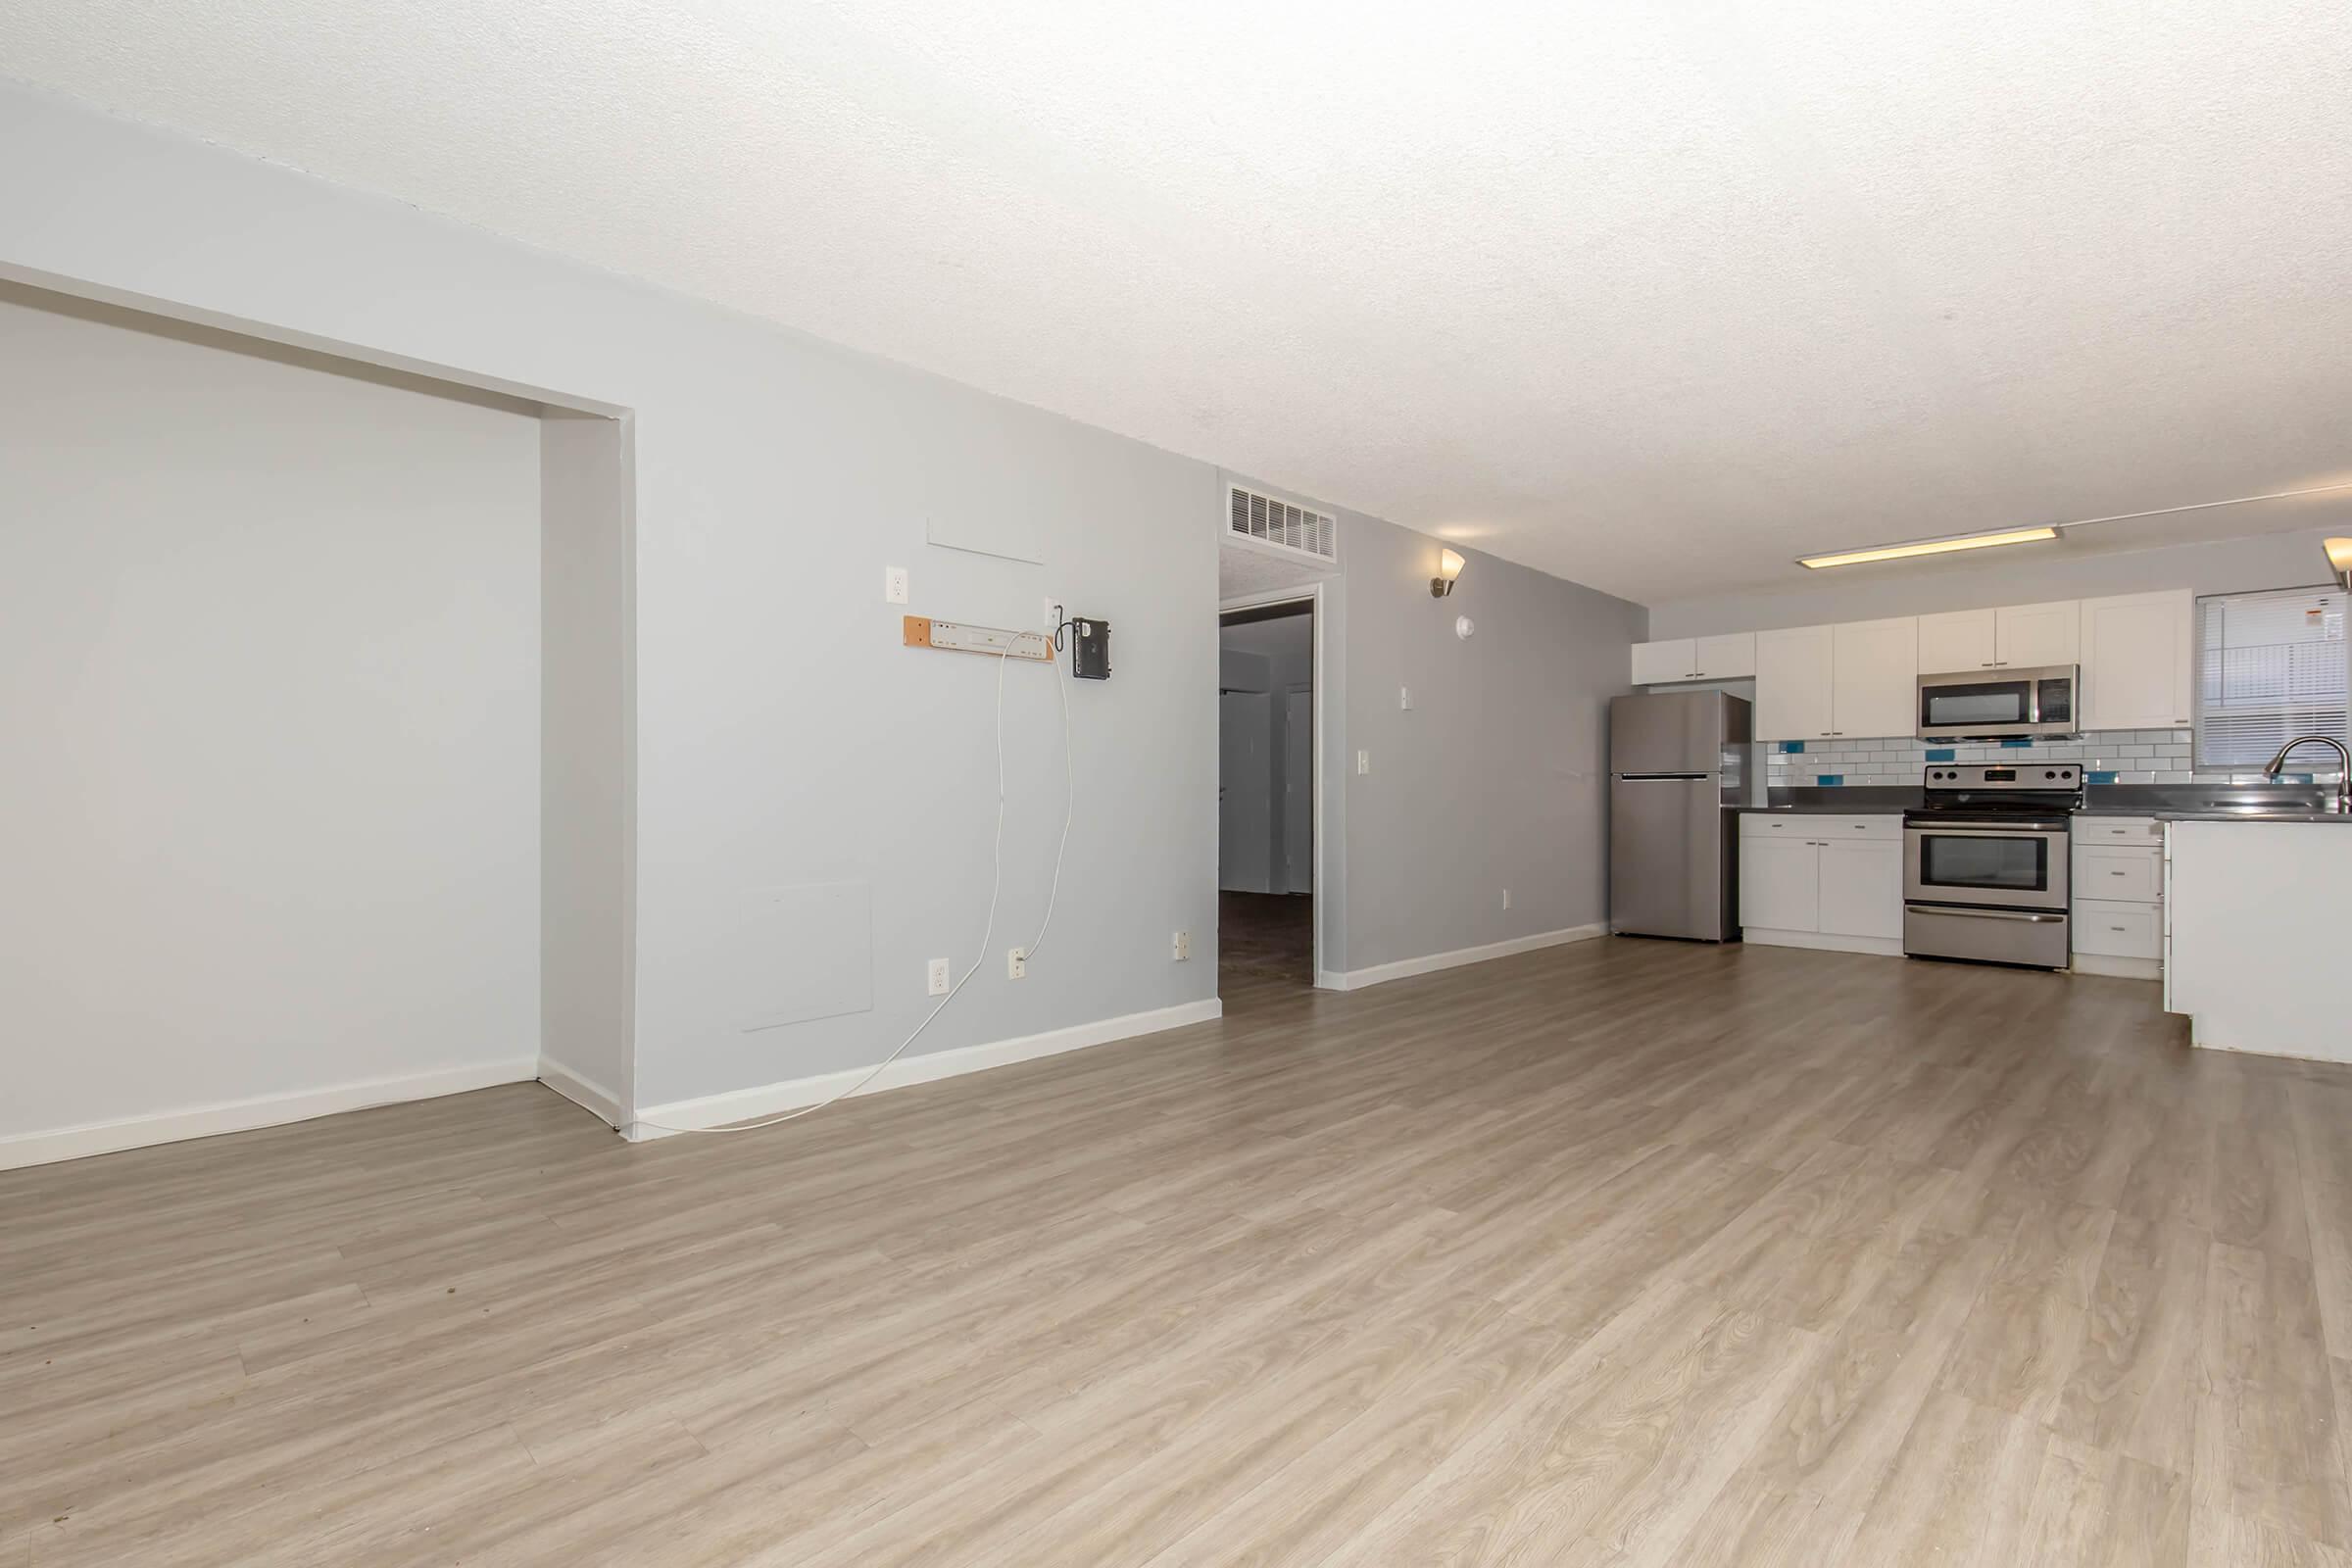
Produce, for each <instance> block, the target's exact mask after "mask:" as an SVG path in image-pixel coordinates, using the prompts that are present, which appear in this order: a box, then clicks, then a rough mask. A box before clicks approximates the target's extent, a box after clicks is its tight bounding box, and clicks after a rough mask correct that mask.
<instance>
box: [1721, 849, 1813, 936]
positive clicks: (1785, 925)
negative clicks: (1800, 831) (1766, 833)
mask: <svg viewBox="0 0 2352 1568" xmlns="http://www.w3.org/2000/svg"><path fill="white" fill-rule="evenodd" d="M1740 925H1741V926H1742V927H1743V928H1744V929H1745V930H1746V931H1747V933H1748V934H1749V935H1751V936H1752V935H1753V934H1754V933H1755V930H1756V928H1757V927H1758V926H1762V927H1764V928H1766V929H1767V930H1776V931H1818V930H1820V929H1821V846H1820V845H1818V844H1816V843H1814V842H1813V841H1812V840H1810V839H1772V838H1742V839H1741V840H1740Z"/></svg>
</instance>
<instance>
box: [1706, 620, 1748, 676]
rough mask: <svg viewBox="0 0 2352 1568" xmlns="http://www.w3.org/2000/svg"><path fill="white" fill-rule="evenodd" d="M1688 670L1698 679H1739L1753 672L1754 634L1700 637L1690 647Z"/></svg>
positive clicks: (1742, 633)
mask: <svg viewBox="0 0 2352 1568" xmlns="http://www.w3.org/2000/svg"><path fill="white" fill-rule="evenodd" d="M1691 670H1692V672H1693V673H1695V674H1696V675H1697V677H1698V678H1699V679H1700V680H1743V679H1745V678H1746V677H1747V676H1750V675H1753V674H1754V673H1755V672H1756V634H1755V633H1754V632H1752V631H1736V632H1730V633H1727V634H1726V635H1724V636H1721V637H1700V638H1697V639H1695V640H1694V642H1693V644H1692V653H1691Z"/></svg>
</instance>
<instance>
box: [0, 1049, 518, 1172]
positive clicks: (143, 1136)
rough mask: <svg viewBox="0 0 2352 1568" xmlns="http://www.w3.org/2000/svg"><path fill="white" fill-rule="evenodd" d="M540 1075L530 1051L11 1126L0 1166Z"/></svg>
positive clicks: (0, 1144) (208, 1134) (1, 1141)
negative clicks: (71, 1123)
mask: <svg viewBox="0 0 2352 1568" xmlns="http://www.w3.org/2000/svg"><path fill="white" fill-rule="evenodd" d="M537 1076H539V1062H538V1059H537V1058H536V1057H533V1056H515V1057H510V1058H508V1059H506V1060H503V1061H487V1062H481V1063H477V1064H475V1065H473V1066H467V1067H443V1068H440V1069H438V1070H436V1071H433V1072H420V1073H412V1074H409V1075H407V1076H405V1077H399V1078H369V1079H366V1080H364V1081H362V1082H359V1083H351V1084H336V1085H334V1086H332V1087H331V1088H326V1089H301V1090H296V1091H294V1092H293V1093H291V1094H284V1095H262V1096H259V1097H257V1098H255V1099H252V1100H230V1101H223V1102H221V1103H219V1104H212V1105H198V1106H196V1107H194V1108H193V1109H190V1110H167V1111H158V1112H156V1113H155V1114H153V1115H147V1116H125V1117H123V1119H122V1120H120V1121H97V1122H85V1123H83V1124H82V1125H81V1126H78V1127H57V1128H52V1129H50V1130H48V1131H46V1132H37V1133H12V1134H10V1135H9V1136H7V1137H5V1138H0V1170H14V1169H17V1168H18V1167H20V1166H25V1165H46V1164H50V1163H53V1162H54V1161H57V1160H61V1159H80V1158H83V1157H84V1156H86V1155H90V1154H111V1153H114V1152H116V1151H118V1150H123V1149H144V1148H147V1147H148V1146H150V1145H152V1144H175V1143H179V1142H181V1141H182V1140H185V1139H189V1138H212V1137H216V1136H218V1135H219V1134H221V1133H242V1132H251V1131H252V1130H253V1129H254V1128H256V1127H275V1126H279V1125H281V1124H282V1123H285V1122H290V1121H309V1120H310V1119H311V1118H312V1117H314V1116H332V1115H334V1114H336V1113H337V1112H339V1111H346V1110H365V1109H366V1108H367V1107H368V1106H369V1105H390V1104H397V1103H400V1102H402V1101H409V1100H432V1099H435V1098H437V1097H439V1096H442V1095H462V1094H465V1093H466V1091H468V1090H472V1089H488V1088H491V1087H493V1086H494V1085H497V1084H522V1083H529V1082H530V1081H531V1080H532V1079H533V1078H536V1077H537Z"/></svg>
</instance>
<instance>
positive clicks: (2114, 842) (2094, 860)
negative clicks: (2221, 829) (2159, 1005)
mask: <svg viewBox="0 0 2352 1568" xmlns="http://www.w3.org/2000/svg"><path fill="white" fill-rule="evenodd" d="M2158 831H2159V830H2158V828H2157V824H2156V820H2155V818H2153V817H2145V816H2083V817H2077V818H2076V819H2075V834H2074V840H2075V843H2074V861H2073V863H2072V865H2071V867H2070V869H2071V871H2072V872H2073V877H2074V902H2073V905H2072V914H2073V916H2074V918H2073V921H2072V925H2073V927H2074V949H2075V967H2076V968H2077V969H2078V970H2080V971H2082V973H2084V974H2108V975H2122V976H2125V977H2127V978H2129V979H2134V980H2154V979H2157V978H2158V977H2160V976H2161V975H2162V974H2163V972H2164V963H2163V958H2164V846H2163V840H2162V839H2161V838H2160V837H2159V836H2158Z"/></svg>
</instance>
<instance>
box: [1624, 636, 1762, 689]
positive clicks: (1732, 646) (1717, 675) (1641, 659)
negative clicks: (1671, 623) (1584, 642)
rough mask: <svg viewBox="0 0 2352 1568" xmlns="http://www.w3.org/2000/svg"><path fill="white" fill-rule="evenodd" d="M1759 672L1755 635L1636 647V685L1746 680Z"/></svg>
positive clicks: (1676, 639)
mask: <svg viewBox="0 0 2352 1568" xmlns="http://www.w3.org/2000/svg"><path fill="white" fill-rule="evenodd" d="M1755 672H1756V634H1755V633H1754V632H1751V631H1739V632H1732V633H1729V634H1727V635H1725V636H1721V637H1669V638H1665V639H1663V640H1661V641H1658V642H1654V643H1636V644H1634V684H1635V685H1637V686H1656V685H1661V684H1663V683H1665V682H1668V681H1677V680H1743V679H1745V678H1746V677H1747V676H1750V675H1753V674H1754V673H1755Z"/></svg>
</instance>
